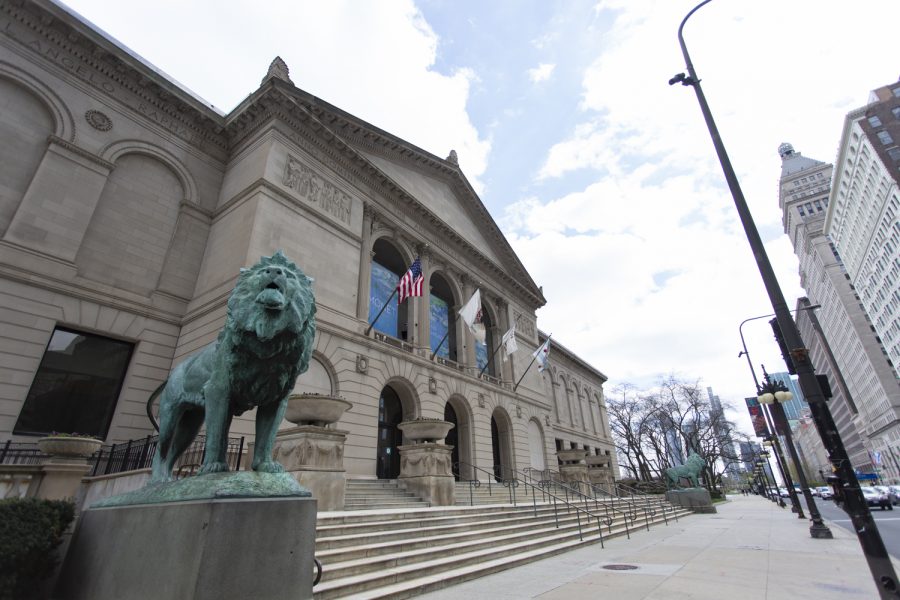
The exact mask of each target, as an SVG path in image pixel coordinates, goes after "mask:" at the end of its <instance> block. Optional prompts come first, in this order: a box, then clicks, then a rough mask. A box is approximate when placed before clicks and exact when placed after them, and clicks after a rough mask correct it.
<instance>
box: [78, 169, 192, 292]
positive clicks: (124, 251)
mask: <svg viewBox="0 0 900 600" xmlns="http://www.w3.org/2000/svg"><path fill="white" fill-rule="evenodd" d="M115 158H116V168H115V169H114V170H113V172H112V173H111V174H110V176H109V178H108V179H107V181H106V184H105V185H104V187H103V191H102V192H101V194H100V199H99V200H98V202H97V206H96V208H95V209H94V212H93V214H92V215H91V221H90V223H89V225H88V227H87V230H86V231H85V234H84V237H83V239H82V241H81V246H80V247H79V249H78V252H77V254H76V256H75V264H76V265H77V266H78V274H79V275H81V276H82V277H85V278H87V279H91V280H93V281H98V282H100V283H105V284H108V285H112V286H115V287H118V288H121V289H127V290H130V291H132V292H135V293H138V294H142V295H144V296H148V295H149V294H150V293H151V292H152V291H153V290H155V289H156V288H157V286H158V284H159V281H160V278H161V277H162V275H163V270H164V268H165V266H166V259H167V257H168V256H169V254H170V252H169V249H170V248H171V246H172V241H173V239H174V238H175V231H176V227H177V224H178V213H179V206H180V204H181V202H182V201H183V198H184V196H185V191H184V188H183V187H182V180H181V178H180V177H178V175H177V173H176V172H175V171H174V170H172V168H171V166H170V165H169V164H168V163H167V162H165V161H162V160H160V159H159V158H157V157H156V156H154V155H152V154H147V153H144V152H134V153H124V154H118V155H117V156H116V157H115ZM136 231H140V232H141V236H142V237H141V240H140V250H139V251H136V250H135V241H134V235H135V232H136Z"/></svg>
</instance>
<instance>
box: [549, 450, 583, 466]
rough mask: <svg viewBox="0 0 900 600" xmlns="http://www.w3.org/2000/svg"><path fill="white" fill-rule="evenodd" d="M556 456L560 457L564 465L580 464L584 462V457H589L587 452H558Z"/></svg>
mask: <svg viewBox="0 0 900 600" xmlns="http://www.w3.org/2000/svg"><path fill="white" fill-rule="evenodd" d="M556 455H557V456H558V457H559V460H561V461H563V463H580V462H581V461H582V460H584V457H585V456H587V450H584V449H578V450H576V449H572V450H557V451H556Z"/></svg>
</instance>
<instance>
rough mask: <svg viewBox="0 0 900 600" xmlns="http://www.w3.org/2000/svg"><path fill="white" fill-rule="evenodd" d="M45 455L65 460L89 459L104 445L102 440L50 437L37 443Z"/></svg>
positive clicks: (63, 436)
mask: <svg viewBox="0 0 900 600" xmlns="http://www.w3.org/2000/svg"><path fill="white" fill-rule="evenodd" d="M37 444H38V448H39V449H40V451H41V452H43V453H44V454H49V455H50V456H60V457H63V458H88V457H89V456H91V455H92V454H93V453H94V452H96V451H97V450H99V449H100V446H102V445H103V442H102V441H101V440H98V439H97V438H92V437H82V436H75V435H49V436H47V437H42V438H41V439H39V440H38V442H37Z"/></svg>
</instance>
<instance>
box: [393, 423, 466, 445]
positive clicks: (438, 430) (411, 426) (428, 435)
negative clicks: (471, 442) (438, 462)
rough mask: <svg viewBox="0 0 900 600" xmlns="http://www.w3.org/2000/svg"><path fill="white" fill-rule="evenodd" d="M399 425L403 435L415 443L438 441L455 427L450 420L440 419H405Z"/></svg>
mask: <svg viewBox="0 0 900 600" xmlns="http://www.w3.org/2000/svg"><path fill="white" fill-rule="evenodd" d="M397 427H399V428H400V431H402V432H403V435H404V436H405V437H406V439H408V440H409V441H411V442H413V443H416V444H418V443H422V442H426V443H428V442H430V443H436V442H439V441H442V440H443V439H444V438H445V437H447V433H448V432H449V431H450V430H451V429H453V427H455V425H453V423H451V422H450V421H441V420H439V419H414V420H412V421H403V422H402V423H400V424H399V425H397Z"/></svg>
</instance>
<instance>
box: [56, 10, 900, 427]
mask: <svg viewBox="0 0 900 600" xmlns="http://www.w3.org/2000/svg"><path fill="white" fill-rule="evenodd" d="M65 3H66V4H67V5H68V6H70V7H71V8H73V9H74V10H75V11H77V12H78V13H80V14H81V15H83V16H84V17H85V18H87V19H88V20H89V21H91V22H93V23H94V24H95V25H97V26H98V27H100V28H101V29H103V30H104V31H106V32H107V33H108V34H109V35H111V36H112V37H114V38H116V39H118V40H119V41H120V42H121V43H122V44H124V45H125V46H127V47H129V48H131V49H132V50H133V51H135V52H136V53H138V54H140V55H141V56H142V57H143V58H144V59H145V60H147V61H148V62H150V63H151V64H153V65H154V66H156V67H157V68H158V69H160V70H161V71H163V72H165V73H166V74H167V75H168V76H170V78H172V79H174V80H176V81H178V82H179V83H180V84H181V85H183V86H184V87H186V88H188V89H190V90H191V91H192V92H193V93H195V94H197V95H199V96H200V97H202V98H204V99H205V100H206V101H207V102H208V103H209V104H212V105H214V106H215V107H216V108H217V109H218V110H219V111H220V112H222V113H223V114H224V113H227V112H229V111H230V110H232V109H233V108H234V107H235V106H237V104H238V103H239V102H240V101H241V100H242V99H243V98H244V97H246V96H247V95H248V94H250V93H251V92H253V91H254V90H255V89H256V88H257V87H258V86H259V84H260V81H261V80H262V78H263V76H264V75H265V73H266V70H267V68H268V65H269V63H270V62H271V61H272V59H273V58H274V57H275V56H281V58H282V59H284V61H285V62H286V63H287V65H288V67H289V68H290V76H291V79H292V80H293V82H294V84H295V85H296V86H297V87H299V88H301V89H303V90H305V91H307V92H309V93H311V94H314V95H315V96H318V97H320V98H322V99H324V100H325V101H327V102H329V103H331V104H333V105H335V106H338V107H339V108H341V109H343V110H345V111H347V112H349V113H351V114H354V115H356V116H357V117H360V118H362V119H364V120H366V121H368V122H369V123H372V124H373V125H376V126H377V127H380V128H382V129H384V130H387V131H389V132H391V133H393V134H395V135H397V136H399V137H401V138H404V139H406V140H408V141H410V142H412V143H414V144H416V145H418V146H420V147H421V148H423V149H425V150H427V151H429V152H431V153H433V154H435V155H437V156H441V157H444V156H447V155H448V154H449V151H450V150H451V149H455V150H456V151H457V153H458V156H459V163H460V166H461V168H462V169H463V172H464V173H465V175H466V177H467V178H468V180H469V181H470V183H471V184H472V186H473V187H474V189H475V190H476V191H477V192H478V193H479V195H480V197H481V199H482V202H483V203H484V204H485V206H486V207H487V208H488V210H489V211H490V213H491V215H492V216H493V217H494V219H495V221H496V222H497V223H498V225H499V226H500V227H501V229H502V230H503V232H504V233H505V235H506V236H507V239H508V240H509V243H510V244H511V245H512V247H513V249H514V250H515V251H516V253H517V254H518V256H519V258H520V259H521V261H522V263H523V264H524V265H525V267H526V268H527V270H528V271H529V273H530V274H531V276H532V278H533V279H534V280H535V281H536V282H537V284H538V285H541V286H542V287H543V291H544V295H545V297H546V299H547V305H546V306H544V307H543V308H541V309H540V310H539V311H538V326H539V327H540V328H541V329H542V330H543V331H545V332H547V333H552V334H553V337H554V339H556V340H558V341H559V342H560V343H562V344H563V345H565V346H566V347H567V348H569V349H571V350H572V351H574V352H575V353H577V354H578V355H579V356H580V357H581V358H583V359H585V360H586V361H588V362H589V363H590V364H592V365H594V366H595V367H596V368H597V369H599V370H600V371H601V372H603V373H604V374H605V375H606V376H607V377H608V378H609V381H608V383H607V384H606V386H605V389H606V394H607V396H615V389H616V387H617V386H618V385H620V384H623V383H630V384H633V385H635V386H638V387H641V388H647V387H650V386H652V385H653V384H654V383H655V382H656V381H658V380H659V378H660V377H663V376H667V375H670V374H673V375H675V376H677V377H680V378H682V379H686V380H689V381H696V380H699V381H700V382H701V385H703V386H704V387H706V386H709V387H711V388H712V389H713V391H714V393H716V394H717V395H718V396H719V397H720V398H721V400H722V401H723V403H725V404H728V403H731V404H733V405H735V406H736V407H737V408H738V410H737V411H736V412H733V413H731V414H730V416H731V417H732V418H734V419H735V420H736V421H737V423H738V425H739V427H740V428H741V429H743V430H744V431H746V432H751V431H752V429H751V427H750V422H749V418H747V416H746V410H745V409H744V408H743V398H744V397H745V396H748V395H755V394H754V387H753V381H752V378H751V375H750V371H749V369H748V366H747V362H746V359H745V358H739V357H738V353H739V352H740V351H741V349H742V346H741V338H740V336H739V325H740V324H741V322H742V321H744V320H745V319H748V318H750V317H755V316H759V315H765V314H769V313H771V312H772V307H771V304H770V303H769V301H768V297H767V295H766V293H765V289H764V288H763V285H762V281H761V278H760V276H759V272H758V270H757V267H756V264H755V262H754V259H753V255H752V253H751V251H750V249H749V246H748V244H747V241H746V237H745V235H744V232H743V229H742V227H741V225H740V222H739V220H738V217H737V213H736V212H735V209H734V204H733V201H732V198H731V195H730V193H729V191H728V188H727V187H726V185H725V180H724V176H723V174H722V170H721V168H720V166H719V164H718V162H717V159H716V156H715V152H714V149H713V146H712V142H711V141H710V137H709V134H708V132H707V129H706V127H705V125H704V122H703V118H702V114H701V112H700V109H699V105H698V104H697V100H696V96H695V94H694V91H693V89H692V88H689V87H683V86H681V85H676V86H669V85H668V80H669V79H670V78H671V77H672V76H673V75H675V74H676V73H679V72H682V71H685V65H684V60H683V57H682V55H681V51H680V48H679V45H678V38H677V31H678V25H679V23H680V22H681V20H682V18H684V16H685V15H686V14H687V13H688V12H689V11H690V10H691V8H693V6H694V4H695V2H694V0H691V1H687V2H685V1H683V0H662V1H654V0H600V1H595V2H590V1H585V0H557V1H553V0H517V1H512V0H492V1H490V2H485V1H483V0H418V1H414V0H378V1H375V0H356V1H349V0H328V1H327V2H324V1H321V0H317V1H307V0H265V1H263V2H259V1H256V2H248V1H244V0H214V1H213V0H191V1H190V2H184V1H183V0H178V1H175V0H156V1H155V2H137V1H135V0H119V1H118V2H114V3H113V2H108V1H107V0H68V1H66V2H65ZM897 22H900V2H896V0H866V1H864V2H859V3H852V4H851V3H847V2H844V1H840V0H793V1H790V2H788V1H785V0H731V1H729V0H715V1H713V2H712V3H710V4H709V5H707V6H704V7H703V8H702V9H700V10H699V11H698V12H697V13H695V14H694V15H693V16H692V17H691V18H690V20H689V21H688V23H687V25H686V26H685V31H684V36H685V42H686V44H687V46H688V49H689V51H690V53H691V59H692V61H693V63H694V67H695V69H696V71H697V73H698V75H699V77H700V79H701V81H702V85H703V90H704V93H705V94H706V97H707V100H708V102H709V104H710V107H711V110H712V112H713V115H714V117H715V119H716V122H717V125H718V127H719V131H720V133H721V135H722V138H723V141H724V143H725V146H726V148H727V151H728V153H729V156H730V158H731V162H732V164H733V166H734V168H735V170H736V171H737V175H738V177H739V179H740V183H741V186H742V189H743V192H744V195H745V197H746V199H747V202H748V203H749V205H750V209H751V211H752V213H753V217H754V220H755V222H756V225H757V227H758V229H759V231H760V234H761V235H762V238H763V241H764V242H765V244H766V251H767V253H768V255H769V258H770V260H771V261H772V263H773V265H774V268H775V271H776V274H777V276H778V279H779V283H780V284H781V287H782V290H783V292H784V295H785V297H786V298H787V302H788V305H789V306H790V307H791V308H793V306H794V304H795V300H796V298H797V297H798V296H801V295H803V290H802V288H801V287H800V283H799V278H798V275H797V260H796V257H795V256H794V254H793V250H792V248H791V245H790V242H789V241H788V239H787V237H786V236H785V235H784V232H783V228H782V224H781V211H780V209H779V207H778V178H779V176H780V168H781V160H780V158H779V156H778V153H777V149H778V146H779V144H781V143H782V142H789V143H791V144H793V146H794V148H795V150H797V151H799V152H801V153H802V154H803V155H804V156H807V157H810V158H813V159H817V160H821V161H824V162H832V161H833V160H834V157H835V155H836V152H837V146H838V143H839V141H840V134H841V127H842V125H843V120H844V116H845V115H846V114H847V113H848V112H849V111H851V110H853V109H855V108H858V107H860V106H863V105H865V104H866V102H867V100H868V96H869V92H870V90H872V89H874V88H877V87H881V86H883V85H887V84H890V83H893V82H895V81H897V78H898V75H900V62H898V61H897V60H896V57H897V56H898V53H897V47H896V37H895V36H892V35H890V34H889V31H890V28H888V29H887V30H885V29H884V28H882V27H880V26H879V23H897ZM891 57H894V59H892V58H891ZM767 320H768V319H758V320H754V321H750V322H748V323H747V324H746V325H745V326H744V327H743V333H744V336H745V338H746V343H747V347H748V350H749V352H750V355H751V357H752V360H753V363H754V365H755V366H756V367H757V371H758V370H759V365H760V364H765V366H766V369H767V370H768V371H770V372H777V371H784V370H785V368H784V364H783V362H782V361H781V358H780V353H779V351H778V348H777V346H776V345H775V342H774V340H773V338H772V335H771V330H770V329H769V326H768V324H767ZM551 360H552V350H551Z"/></svg>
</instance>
